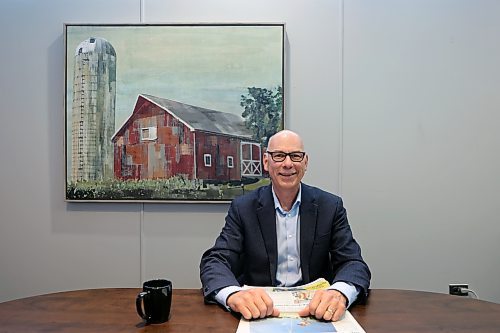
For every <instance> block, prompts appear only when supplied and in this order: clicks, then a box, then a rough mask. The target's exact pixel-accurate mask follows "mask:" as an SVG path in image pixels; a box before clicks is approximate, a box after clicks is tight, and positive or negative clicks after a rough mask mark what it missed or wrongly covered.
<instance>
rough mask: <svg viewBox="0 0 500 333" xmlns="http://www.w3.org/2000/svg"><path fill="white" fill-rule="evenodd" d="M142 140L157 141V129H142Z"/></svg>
mask: <svg viewBox="0 0 500 333" xmlns="http://www.w3.org/2000/svg"><path fill="white" fill-rule="evenodd" d="M141 140H142V141H153V140H156V127H143V128H141Z"/></svg>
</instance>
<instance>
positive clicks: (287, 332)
mask: <svg viewBox="0 0 500 333" xmlns="http://www.w3.org/2000/svg"><path fill="white" fill-rule="evenodd" d="M329 286H330V284H329V283H328V281H326V280H325V279H323V278H320V279H317V280H315V281H313V282H310V283H308V284H304V285H301V286H296V287H252V286H244V287H243V289H250V288H262V289H264V290H265V291H266V292H267V293H268V295H269V296H270V297H271V299H272V300H273V303H274V307H276V308H277V309H278V310H280V316H279V317H267V318H264V319H252V320H246V319H245V318H243V317H242V318H241V320H240V323H239V325H238V329H237V330H236V333H268V332H272V333H294V332H297V333H299V332H300V333H306V332H307V333H309V332H339V333H365V331H364V330H363V328H362V327H361V326H360V325H359V324H358V322H357V321H356V319H354V317H353V316H352V315H351V313H350V312H349V311H348V310H346V312H345V314H344V316H343V318H342V319H340V320H338V321H336V322H329V321H322V320H317V319H316V318H314V317H300V316H299V315H298V314H297V312H299V311H300V310H301V309H303V308H304V307H305V306H307V304H309V301H310V300H311V299H312V298H313V296H314V293H315V292H316V290H321V289H327V288H328V287H329Z"/></svg>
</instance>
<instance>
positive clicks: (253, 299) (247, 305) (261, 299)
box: [227, 288, 280, 319]
mask: <svg viewBox="0 0 500 333" xmlns="http://www.w3.org/2000/svg"><path fill="white" fill-rule="evenodd" d="M227 305H228V306H229V307H230V308H231V310H233V311H235V312H239V313H241V315H242V316H243V317H244V318H245V319H257V318H264V317H268V316H273V317H277V316H279V314H280V312H279V310H278V309H276V308H274V305H273V300H272V299H271V297H269V295H268V294H267V293H266V292H265V291H264V290H262V289H260V288H253V289H246V290H241V291H238V292H236V293H234V294H232V295H230V296H229V297H228V298H227Z"/></svg>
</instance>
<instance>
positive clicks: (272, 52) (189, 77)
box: [66, 25, 283, 131]
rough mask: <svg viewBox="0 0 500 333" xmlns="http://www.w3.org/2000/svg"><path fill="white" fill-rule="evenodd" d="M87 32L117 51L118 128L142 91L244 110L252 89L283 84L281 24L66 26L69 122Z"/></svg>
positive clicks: (116, 124)
mask: <svg viewBox="0 0 500 333" xmlns="http://www.w3.org/2000/svg"><path fill="white" fill-rule="evenodd" d="M90 37H101V38H104V39H106V40H107V41H108V42H109V43H111V45H112V46H113V47H114V49H115V51H116V59H117V60H116V62H117V70H116V71H117V82H116V91H117V95H116V121H115V127H116V129H115V131H116V130H118V129H119V127H120V126H121V125H122V124H123V122H124V121H125V120H126V119H127V118H128V117H129V116H130V114H131V113H132V111H133V108H134V105H135V102H136V100H137V96H138V95H139V94H150V95H154V96H158V97H162V98H167V99H173V100H176V101H179V102H182V103H186V104H191V105H195V106H200V107H204V108H208V109H214V110H218V111H223V112H231V113H236V114H240V115H241V113H242V112H243V109H242V108H241V106H240V104H239V103H240V96H241V95H242V94H246V93H247V88H248V87H253V86H255V87H261V88H268V89H274V88H276V87H277V86H278V85H280V86H282V85H283V82H282V77H283V75H282V69H283V59H282V46H283V40H282V38H283V36H282V27H281V26H269V25H267V26H243V25H232V26H220V25H219V26H211V25H209V26H206V25H205V26H202V25H190V26H189V25H188V26H184V25H182V26H114V27H113V26H107V27H105V26H67V34H66V54H67V59H66V61H67V87H66V89H67V91H66V92H67V95H66V96H68V99H67V106H66V108H67V116H68V119H67V120H68V124H70V122H71V119H70V118H71V103H72V101H71V98H72V92H73V87H72V83H73V64H74V54H75V50H76V48H77V46H78V45H79V44H80V43H81V42H82V41H84V40H86V39H88V38H90ZM69 128H70V127H69Z"/></svg>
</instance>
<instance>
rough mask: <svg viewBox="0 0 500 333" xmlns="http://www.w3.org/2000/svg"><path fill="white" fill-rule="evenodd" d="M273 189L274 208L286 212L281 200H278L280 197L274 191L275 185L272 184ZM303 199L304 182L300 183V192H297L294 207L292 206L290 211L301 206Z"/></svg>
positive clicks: (282, 212)
mask: <svg viewBox="0 0 500 333" xmlns="http://www.w3.org/2000/svg"><path fill="white" fill-rule="evenodd" d="M271 189H272V190H273V199H274V209H277V210H278V211H279V212H280V213H281V214H284V212H285V211H284V210H283V207H281V204H280V201H279V200H278V197H277V196H276V193H275V192H274V187H272V186H271ZM301 200H302V183H301V184H299V193H297V198H296V199H295V202H294V203H293V205H292V208H290V211H292V210H293V209H294V208H295V207H297V206H299V205H300V202H301Z"/></svg>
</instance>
